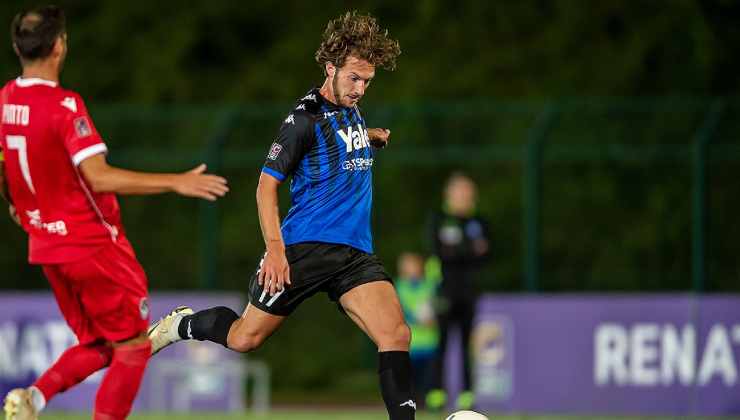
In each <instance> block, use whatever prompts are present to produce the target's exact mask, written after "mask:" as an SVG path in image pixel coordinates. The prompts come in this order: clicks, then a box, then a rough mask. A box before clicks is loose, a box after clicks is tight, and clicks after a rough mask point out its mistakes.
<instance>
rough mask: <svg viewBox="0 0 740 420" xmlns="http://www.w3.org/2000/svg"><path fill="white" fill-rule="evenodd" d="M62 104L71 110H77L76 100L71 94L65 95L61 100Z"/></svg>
mask: <svg viewBox="0 0 740 420" xmlns="http://www.w3.org/2000/svg"><path fill="white" fill-rule="evenodd" d="M62 106H63V107H65V108H67V109H69V110H70V111H72V112H77V101H75V98H73V97H71V96H67V97H66V98H64V99H63V100H62Z"/></svg>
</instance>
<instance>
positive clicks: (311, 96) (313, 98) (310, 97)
mask: <svg viewBox="0 0 740 420" xmlns="http://www.w3.org/2000/svg"><path fill="white" fill-rule="evenodd" d="M301 100H302V101H314V102H316V94H315V93H309V94H308V95H306V96H304V97H303V99H301Z"/></svg>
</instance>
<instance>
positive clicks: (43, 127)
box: [0, 78, 123, 264]
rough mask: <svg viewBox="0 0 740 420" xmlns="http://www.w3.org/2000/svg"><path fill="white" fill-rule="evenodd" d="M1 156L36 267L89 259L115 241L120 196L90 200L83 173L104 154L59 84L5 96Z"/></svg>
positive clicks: (34, 85)
mask: <svg viewBox="0 0 740 420" xmlns="http://www.w3.org/2000/svg"><path fill="white" fill-rule="evenodd" d="M0 106H1V107H2V121H1V123H0V148H2V150H0V152H2V156H3V158H4V161H5V164H4V168H5V179H6V182H7V184H8V189H9V191H10V197H11V199H12V201H13V205H15V207H16V210H17V212H18V216H19V217H20V219H21V223H22V225H23V229H24V230H25V231H26V232H27V233H28V235H29V255H28V258H29V261H30V262H31V263H32V264H60V263H69V262H74V261H77V260H81V259H83V258H86V257H88V256H91V255H92V254H93V253H95V252H96V251H98V250H100V249H101V248H102V247H103V246H105V245H108V244H110V243H111V241H116V239H117V237H118V235H119V232H123V228H122V226H121V216H120V209H119V207H118V200H117V199H116V196H115V194H111V193H105V194H96V193H94V192H92V190H91V188H90V187H89V186H88V185H87V183H86V182H85V180H84V178H83V177H82V175H81V173H80V171H79V169H78V165H79V164H80V163H81V162H82V161H83V160H85V159H87V158H89V157H91V156H94V155H97V154H100V153H106V152H107V148H106V146H105V143H104V142H103V140H102V139H101V138H100V134H98V131H97V130H96V129H95V126H94V125H93V123H92V120H91V119H90V116H89V115H88V113H87V109H86V108H85V103H84V102H83V101H82V98H81V97H80V96H79V95H78V94H76V93H74V92H71V91H68V90H64V89H62V88H61V87H59V86H58V84H57V83H54V82H50V81H47V80H42V79H22V78H18V79H16V80H12V81H10V82H8V83H7V84H6V85H5V87H3V89H2V90H0Z"/></svg>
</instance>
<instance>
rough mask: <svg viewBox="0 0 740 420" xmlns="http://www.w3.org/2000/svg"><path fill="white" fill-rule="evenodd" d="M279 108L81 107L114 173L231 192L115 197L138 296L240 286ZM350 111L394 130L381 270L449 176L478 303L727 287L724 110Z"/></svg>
mask: <svg viewBox="0 0 740 420" xmlns="http://www.w3.org/2000/svg"><path fill="white" fill-rule="evenodd" d="M289 109H290V105H289V104H264V105H256V104H255V105H243V106H171V107H164V106H163V107H140V106H123V105H107V106H104V105H98V106H91V111H92V114H93V117H94V119H95V121H96V124H97V125H98V128H99V130H100V131H101V132H102V133H103V135H104V136H105V137H106V139H107V141H108V143H109V146H110V148H111V150H112V152H111V161H112V162H113V163H115V164H120V165H124V166H126V167H131V168H136V169H143V170H158V171H159V170H173V169H178V170H184V169H187V168H188V166H189V165H195V164H196V163H197V162H199V161H205V162H206V163H208V165H209V169H210V170H211V171H214V172H220V173H223V174H225V175H226V176H227V177H229V179H230V182H231V185H232V195H231V196H230V197H229V198H228V199H227V200H224V201H222V202H220V203H217V204H215V205H214V204H209V203H198V204H194V203H193V202H191V201H187V200H180V199H175V198H171V197H166V198H124V199H123V200H124V204H123V207H124V218H125V221H126V224H127V226H128V228H129V232H130V234H131V236H132V239H133V241H134V244H135V245H136V247H137V249H138V250H139V255H140V257H141V259H142V260H143V261H144V264H145V266H146V267H147V268H148V271H149V272H150V277H152V278H153V281H152V282H153V286H154V287H162V288H174V287H176V288H181V287H202V288H208V289H211V288H243V287H244V285H245V284H246V282H247V281H248V277H249V274H250V273H251V271H252V270H253V267H254V265H255V263H256V258H257V257H258V256H259V254H260V253H261V252H262V240H261V237H260V235H259V228H258V222H257V219H256V208H255V204H254V187H255V186H256V179H257V176H258V173H259V168H260V166H261V163H262V161H263V159H264V155H265V153H266V150H267V148H268V147H269V145H270V144H271V142H272V139H273V138H274V136H275V133H276V132H277V129H278V127H279V124H280V122H281V121H282V119H283V118H284V116H285V114H286V113H287V111H288V110H289ZM365 112H366V115H365V117H366V120H367V121H368V122H369V124H370V125H373V126H383V127H389V128H391V129H392V130H393V134H392V147H390V148H389V149H387V150H384V151H381V152H379V153H378V158H377V159H376V167H375V169H376V170H375V191H376V193H375V201H376V208H375V215H374V220H373V223H374V226H375V236H376V246H377V250H378V253H379V254H380V256H381V257H382V258H383V259H384V260H385V262H386V264H387V265H389V266H390V267H389V268H392V266H393V258H394V257H395V255H397V254H398V253H399V252H400V251H402V250H407V249H412V250H422V251H423V250H424V249H425V242H426V241H425V239H424V226H425V220H426V218H427V215H428V214H429V213H430V212H431V211H433V210H435V209H437V208H439V206H440V198H441V196H440V194H441V186H442V185H443V182H444V179H445V177H446V176H447V175H448V174H449V173H450V172H451V171H453V170H459V169H462V170H464V171H467V172H469V173H470V174H471V175H472V176H473V177H474V179H476V180H477V181H478V183H479V186H480V196H481V200H480V205H479V210H480V212H481V213H482V214H484V215H486V216H487V217H488V218H489V219H490V221H491V224H492V226H493V231H494V244H493V261H492V264H491V267H489V269H488V272H487V278H489V279H491V280H490V282H489V283H488V284H487V285H485V287H486V288H488V289H490V290H508V291H516V290H526V291H559V290H585V291H593V290H647V291H650V290H693V291H696V292H702V291H726V290H739V289H740V287H738V286H737V285H736V284H737V283H738V282H737V280H738V278H739V277H740V266H739V265H738V263H737V261H736V260H737V259H736V258H735V248H736V247H735V246H734V245H733V243H734V241H735V238H737V237H738V235H740V226H738V223H737V214H738V212H740V199H739V198H738V197H737V196H738V194H737V188H736V185H737V179H738V175H740V141H738V138H737V134H736V133H737V132H738V129H740V122H739V121H740V118H738V117H740V99H738V98H705V99H687V98H652V99H651V98H641V99H613V98H610V99H604V98H585V99H584V98H578V99H563V100H557V101H541V102H538V101H530V102H523V101H519V102H517V101H489V100H486V101H483V100H481V101H468V102H465V103H424V104H395V105H383V106H380V105H374V104H372V103H370V104H368V105H367V107H366V110H365ZM282 201H283V207H284V208H285V206H287V201H288V197H287V195H283V196H282ZM11 230H12V227H11V226H10V224H9V223H3V224H1V225H0V234H2V235H3V236H4V237H10V238H13V239H17V240H12V241H8V242H6V243H5V245H0V253H1V255H2V256H0V269H2V270H3V273H6V274H7V277H8V278H9V279H8V282H7V284H8V285H9V286H11V287H18V285H21V287H23V286H24V285H25V284H26V283H24V282H23V280H22V279H23V278H24V276H27V274H28V273H27V269H25V268H21V265H22V262H23V260H24V258H25V257H24V254H23V253H24V248H23V246H19V241H21V238H22V237H21V236H20V235H19V234H18V233H17V232H15V233H14V232H11ZM6 233H7V234H6ZM709 233H711V235H710V234H709ZM16 273H17V275H16Z"/></svg>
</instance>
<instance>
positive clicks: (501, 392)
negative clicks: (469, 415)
mask: <svg viewBox="0 0 740 420" xmlns="http://www.w3.org/2000/svg"><path fill="white" fill-rule="evenodd" d="M472 344H473V357H474V361H475V366H476V369H475V372H476V374H475V378H474V381H475V385H474V386H475V391H476V393H477V394H478V395H480V396H483V397H486V398H490V399H492V400H495V401H506V400H509V399H510V398H511V396H512V394H513V391H514V326H513V323H512V321H511V319H510V318H509V317H507V316H494V317H491V318H487V319H483V320H482V321H481V322H479V323H478V324H477V325H476V326H475V329H473V333H472Z"/></svg>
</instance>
